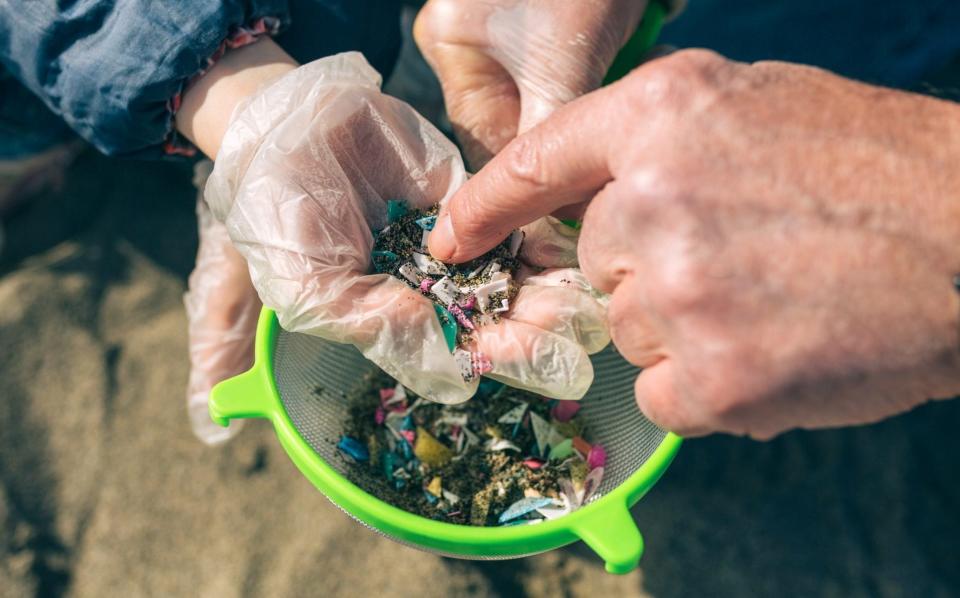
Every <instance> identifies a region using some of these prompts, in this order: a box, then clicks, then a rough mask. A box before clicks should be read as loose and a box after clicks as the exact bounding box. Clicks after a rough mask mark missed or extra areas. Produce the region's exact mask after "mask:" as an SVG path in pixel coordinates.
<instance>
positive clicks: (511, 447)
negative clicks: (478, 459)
mask: <svg viewBox="0 0 960 598" xmlns="http://www.w3.org/2000/svg"><path fill="white" fill-rule="evenodd" d="M487 450H488V451H492V452H497V451H516V452H518V453H519V452H521V451H520V447H519V446H517V445H515V444H514V443H512V442H510V441H509V440H507V439H506V438H500V439H495V440H491V441H489V442H488V443H487Z"/></svg>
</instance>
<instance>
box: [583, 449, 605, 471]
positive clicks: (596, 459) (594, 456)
mask: <svg viewBox="0 0 960 598" xmlns="http://www.w3.org/2000/svg"><path fill="white" fill-rule="evenodd" d="M606 464H607V451H606V450H605V449H604V448H603V445H600V444H595V445H593V446H592V447H590V452H589V453H588V454H587V467H589V468H590V470H591V471H592V470H594V469H596V468H598V467H603V466H604V465H606Z"/></svg>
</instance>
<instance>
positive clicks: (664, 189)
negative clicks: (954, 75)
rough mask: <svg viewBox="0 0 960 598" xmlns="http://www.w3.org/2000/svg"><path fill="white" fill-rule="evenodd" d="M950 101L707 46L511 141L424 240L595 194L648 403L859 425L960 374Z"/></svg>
mask: <svg viewBox="0 0 960 598" xmlns="http://www.w3.org/2000/svg"><path fill="white" fill-rule="evenodd" d="M958 163H960V107H958V106H957V105H955V104H952V103H948V102H943V101H939V100H936V99H932V98H927V97H923V96H919V95H914V94H910V93H905V92H899V91H893V90H889V89H883V88H879V87H873V86H869V85H864V84H861V83H856V82H853V81H849V80H846V79H843V78H840V77H838V76H835V75H832V74H830V73H827V72H825V71H822V70H819V69H815V68H808V67H803V66H797V65H791V64H784V63H773V62H763V63H757V64H753V65H747V64H741V63H736V62H731V61H728V60H725V59H723V58H722V57H720V56H718V55H716V54H713V53H709V52H705V51H684V52H678V53H676V54H673V55H672V56H669V57H667V58H662V59H659V60H656V61H654V62H652V63H648V64H646V65H644V66H642V67H640V68H639V69H637V70H636V71H634V72H633V73H632V74H631V75H630V76H628V77H627V78H625V79H624V80H622V81H621V82H619V83H617V84H615V85H612V86H610V87H608V88H604V89H602V90H600V91H597V92H595V93H593V94H590V95H588V96H585V97H584V98H581V99H580V100H577V101H575V102H573V103H572V104H570V105H568V106H566V107H564V108H562V109H560V110H559V111H558V112H556V113H555V114H554V115H553V116H552V117H550V118H549V119H548V120H546V121H544V122H543V123H542V124H541V125H540V126H538V127H536V128H535V129H533V130H532V131H530V132H529V133H528V134H526V135H524V136H521V137H519V138H517V139H516V140H515V141H514V142H512V143H511V144H510V145H508V146H507V148H506V149H505V150H504V151H503V152H501V154H499V155H498V156H497V157H496V158H494V159H493V160H492V161H491V162H490V163H489V164H488V165H487V166H486V167H485V168H484V169H483V170H482V171H481V172H480V173H478V174H477V175H476V176H475V177H474V178H473V179H472V180H471V181H470V182H469V183H467V185H465V186H464V187H463V188H462V189H461V190H460V191H459V192H458V193H457V194H456V195H455V196H454V197H453V198H452V199H451V201H450V202H449V204H448V205H447V209H446V210H445V213H444V214H443V215H442V216H441V218H440V220H439V222H438V224H437V228H436V229H435V232H434V234H433V235H432V236H431V239H430V243H431V245H430V248H431V251H432V252H433V254H434V255H435V256H436V257H438V258H440V259H448V260H451V259H452V260H453V261H460V260H465V259H467V258H469V257H471V256H472V255H475V254H478V253H481V252H483V251H484V250H485V249H486V248H487V247H489V246H491V245H492V244H493V243H495V242H496V241H497V240H498V239H499V238H501V237H502V236H504V235H505V234H506V233H507V232H508V231H509V230H510V229H512V228H514V227H516V226H518V225H521V224H523V223H525V222H528V221H531V220H533V219H535V218H537V217H539V216H541V215H543V214H548V213H551V212H553V211H555V210H557V209H560V208H562V207H565V206H566V207H570V206H573V205H577V204H583V202H589V204H587V207H586V213H585V216H584V219H583V229H582V235H581V238H580V244H579V257H580V264H581V266H582V267H583V271H584V273H585V274H586V275H587V277H588V279H589V280H590V282H592V283H593V284H594V285H595V286H596V287H597V288H599V289H601V290H603V291H606V292H608V293H611V294H612V298H611V302H610V311H609V322H610V326H611V335H612V337H613V340H614V342H615V343H616V345H617V346H618V348H619V349H620V351H621V352H622V353H623V354H624V355H625V356H626V357H627V358H628V359H629V360H630V361H631V362H632V363H634V364H636V365H638V366H641V367H643V368H645V369H644V370H643V372H642V373H641V374H640V376H639V377H638V379H637V383H636V394H637V400H638V401H639V404H640V407H641V409H642V410H643V411H644V413H646V415H647V416H648V417H649V418H650V419H652V420H653V421H655V422H657V423H658V424H660V425H662V426H664V427H666V428H669V429H672V430H675V431H677V432H679V433H682V434H686V435H697V434H705V433H709V432H712V431H728V432H733V433H738V434H749V435H751V436H754V437H757V438H768V437H770V436H773V435H775V434H777V433H779V432H782V431H784V430H788V429H791V428H795V427H805V428H814V427H825V426H837V425H844V424H856V423H864V422H872V421H876V420H879V419H881V418H884V417H887V416H889V415H892V414H895V413H898V412H902V411H905V410H907V409H909V408H911V407H913V406H916V405H918V404H920V403H922V402H924V401H925V400H927V399H929V398H931V397H946V396H952V395H955V394H958V392H960V368H958V365H960V364H958V331H960V328H958V324H960V320H958V314H960V300H958V295H957V292H956V291H955V290H954V288H953V285H952V278H953V276H954V274H955V273H957V272H960V259H958V257H960V248H958V240H960V170H958V169H957V167H956V165H957V164H958Z"/></svg>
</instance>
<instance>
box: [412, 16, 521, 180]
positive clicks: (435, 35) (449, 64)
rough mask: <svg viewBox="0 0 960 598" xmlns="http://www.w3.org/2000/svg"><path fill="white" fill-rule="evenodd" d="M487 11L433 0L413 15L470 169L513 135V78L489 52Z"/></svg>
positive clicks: (516, 116) (516, 102)
mask: <svg viewBox="0 0 960 598" xmlns="http://www.w3.org/2000/svg"><path fill="white" fill-rule="evenodd" d="M489 8H490V6H489V5H486V4H481V3H470V2H456V1H454V2H451V1H448V0H433V1H431V2H428V3H427V4H426V5H425V6H424V7H423V8H422V9H421V10H420V12H419V13H418V14H417V19H416V21H415V22H414V28H413V36H414V39H415V40H416V42H417V45H418V46H419V47H420V50H421V51H422V52H423V56H424V58H425V59H426V60H427V62H428V63H429V64H430V66H431V67H432V68H433V71H434V72H435V73H436V74H437V78H438V79H439V81H440V85H441V87H442V89H443V99H444V104H445V105H446V109H447V115H448V116H449V118H450V124H451V125H452V126H453V130H454V132H455V133H456V135H457V138H458V139H459V140H460V144H461V147H463V151H464V154H465V155H466V157H467V160H468V162H469V163H470V165H471V166H472V167H473V168H474V169H478V168H480V167H482V166H483V165H484V164H486V163H487V161H489V160H490V158H492V157H493V156H494V155H495V154H496V153H497V152H499V151H500V150H501V149H503V147H504V146H505V145H506V144H507V143H509V141H510V140H511V139H513V138H514V137H515V136H516V134H517V123H518V122H519V120H520V94H519V91H518V89H517V85H516V83H515V82H514V80H513V77H512V75H511V74H510V73H509V72H508V71H507V69H506V68H505V67H504V66H503V65H501V64H500V63H499V62H498V61H497V60H496V59H495V58H494V57H492V56H491V55H490V53H489V51H488V46H489V43H488V42H487V40H486V39H485V27H484V24H483V23H484V21H485V20H486V18H487V14H486V13H487V11H488V10H489Z"/></svg>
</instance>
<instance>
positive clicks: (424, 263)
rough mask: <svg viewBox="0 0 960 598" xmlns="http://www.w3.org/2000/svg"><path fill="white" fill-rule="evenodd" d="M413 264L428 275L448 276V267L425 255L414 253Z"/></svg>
mask: <svg viewBox="0 0 960 598" xmlns="http://www.w3.org/2000/svg"><path fill="white" fill-rule="evenodd" d="M413 263H414V264H416V265H417V268H420V269H421V270H423V271H424V272H426V273H427V274H433V275H436V276H446V274H447V267H446V266H444V265H443V263H442V262H439V261H437V260H435V259H433V258H432V257H430V256H429V255H427V254H425V253H418V252H416V251H415V252H413Z"/></svg>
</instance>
